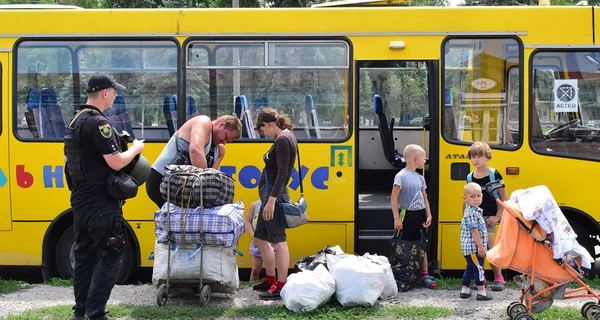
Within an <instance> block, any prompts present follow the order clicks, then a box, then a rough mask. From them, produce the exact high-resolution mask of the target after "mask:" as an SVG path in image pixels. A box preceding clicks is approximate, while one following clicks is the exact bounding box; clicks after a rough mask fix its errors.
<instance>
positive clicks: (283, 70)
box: [186, 41, 350, 140]
mask: <svg viewBox="0 0 600 320" xmlns="http://www.w3.org/2000/svg"><path fill="white" fill-rule="evenodd" d="M349 59H350V57H349V48H348V44H347V43H345V42H343V41H314V42H313V41H300V42H299V41H245V42H239V41H230V42H227V41H211V42H205V41H193V42H190V43H189V44H188V46H187V63H186V95H187V97H188V99H189V97H192V98H193V99H194V101H195V109H194V110H193V111H195V112H197V113H200V114H206V115H210V116H211V118H213V119H214V118H216V117H219V116H221V115H224V114H232V113H233V112H234V98H235V97H237V96H240V95H243V96H244V97H245V98H246V99H245V101H246V103H247V105H246V106H245V107H247V109H248V110H249V111H250V112H249V114H251V115H252V117H255V116H256V111H257V110H258V109H259V108H261V107H265V106H269V107H274V108H277V109H278V110H279V111H281V112H282V113H284V114H285V115H287V116H288V117H289V118H290V119H291V120H292V123H293V125H294V134H295V135H296V136H297V138H298V139H300V140H307V139H327V140H332V139H333V140H342V139H345V138H346V136H347V135H348V134H349V133H348V121H349V119H348V114H349V111H348V110H349V102H348V96H349V85H348V83H349ZM309 96H310V99H308V98H307V97H309ZM307 101H310V106H311V107H310V108H309V107H307V105H306V104H307V103H308V102H307ZM191 111H192V110H190V112H191ZM253 129H254V128H251V130H253ZM243 138H245V137H243Z"/></svg>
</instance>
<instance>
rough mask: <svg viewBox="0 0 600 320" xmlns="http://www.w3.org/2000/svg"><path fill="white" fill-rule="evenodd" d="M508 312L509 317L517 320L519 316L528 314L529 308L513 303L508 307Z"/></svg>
mask: <svg viewBox="0 0 600 320" xmlns="http://www.w3.org/2000/svg"><path fill="white" fill-rule="evenodd" d="M506 311H507V312H506V313H507V315H508V316H509V317H510V318H511V319H517V316H518V315H520V314H522V313H527V307H525V305H524V304H522V303H520V302H513V303H511V304H510V305H509V306H508V308H507V309H506ZM524 319H527V318H524Z"/></svg>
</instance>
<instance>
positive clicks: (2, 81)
mask: <svg viewBox="0 0 600 320" xmlns="http://www.w3.org/2000/svg"><path fill="white" fill-rule="evenodd" d="M9 66H10V65H9V64H8V52H1V51H0V150H1V151H0V230H10V228H11V223H10V221H11V214H10V184H9V183H8V172H9V170H8V150H9V148H8V135H9V132H10V130H9V129H8V128H9V126H8V119H9V116H8V109H9V108H10V106H9V104H8V93H9V90H8V75H9V73H10V68H9Z"/></svg>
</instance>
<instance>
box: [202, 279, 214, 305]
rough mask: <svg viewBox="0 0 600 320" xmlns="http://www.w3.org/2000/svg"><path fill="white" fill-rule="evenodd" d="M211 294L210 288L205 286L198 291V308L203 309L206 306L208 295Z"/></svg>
mask: <svg viewBox="0 0 600 320" xmlns="http://www.w3.org/2000/svg"><path fill="white" fill-rule="evenodd" d="M211 293H212V288H211V287H210V286H209V285H207V284H205V285H204V286H203V287H202V290H200V306H201V307H204V306H206V305H208V302H209V301H210V294H211Z"/></svg>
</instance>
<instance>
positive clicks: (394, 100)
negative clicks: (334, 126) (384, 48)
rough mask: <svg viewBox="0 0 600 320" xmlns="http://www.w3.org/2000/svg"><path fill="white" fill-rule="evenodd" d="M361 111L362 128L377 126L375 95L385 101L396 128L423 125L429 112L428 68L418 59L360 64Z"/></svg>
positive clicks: (387, 113) (387, 111)
mask: <svg viewBox="0 0 600 320" xmlns="http://www.w3.org/2000/svg"><path fill="white" fill-rule="evenodd" d="M359 67H360V75H359V76H360V84H359V85H360V90H359V94H360V96H359V115H358V117H359V118H358V119H359V120H358V122H359V127H360V128H361V129H363V128H364V129H366V128H375V129H376V128H377V123H378V120H377V119H376V117H377V115H376V114H375V113H374V112H373V107H372V104H373V95H375V94H378V95H379V96H380V97H381V98H382V100H383V101H384V111H385V113H386V116H387V118H388V119H392V118H394V119H395V124H394V128H395V129H398V128H402V127H423V124H424V122H423V119H424V118H426V117H428V116H429V100H428V85H427V68H426V65H425V63H423V62H417V61H369V62H368V63H365V64H364V65H362V64H361V65H360V66H359Z"/></svg>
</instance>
